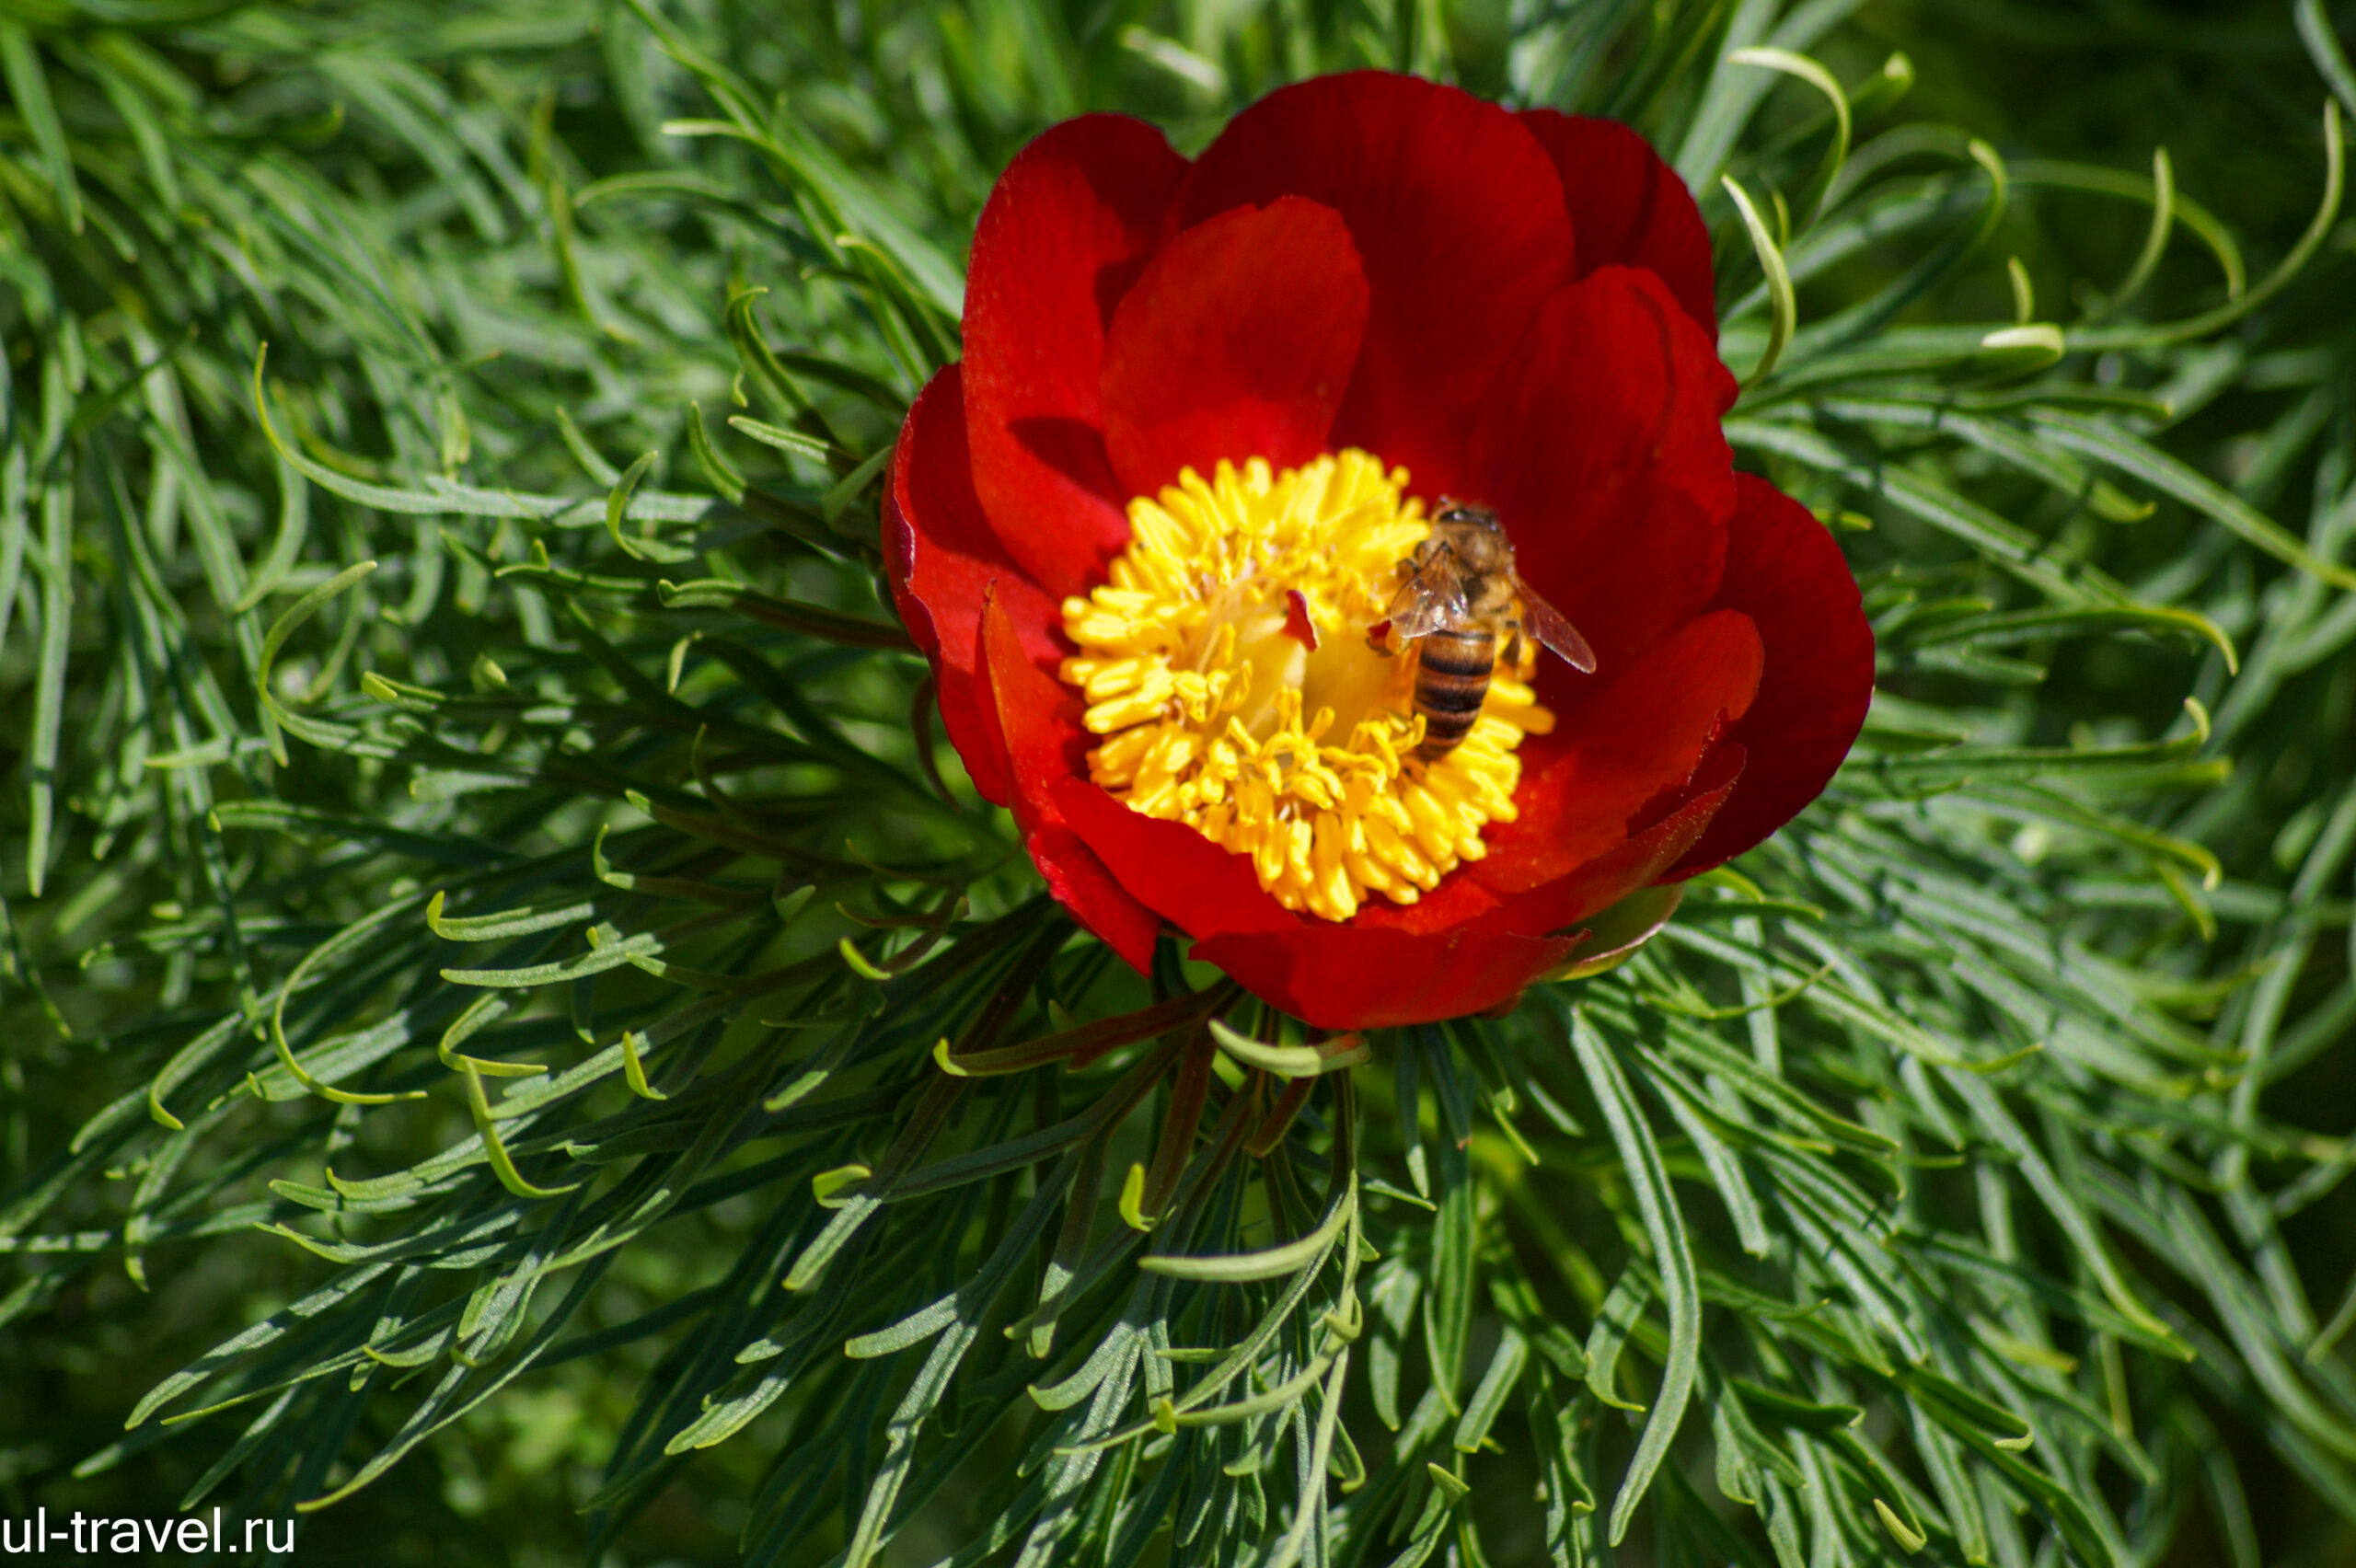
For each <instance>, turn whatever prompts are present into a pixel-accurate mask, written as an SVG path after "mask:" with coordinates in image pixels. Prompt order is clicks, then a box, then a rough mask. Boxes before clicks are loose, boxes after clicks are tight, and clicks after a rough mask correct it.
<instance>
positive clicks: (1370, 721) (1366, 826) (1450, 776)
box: [1061, 450, 1553, 920]
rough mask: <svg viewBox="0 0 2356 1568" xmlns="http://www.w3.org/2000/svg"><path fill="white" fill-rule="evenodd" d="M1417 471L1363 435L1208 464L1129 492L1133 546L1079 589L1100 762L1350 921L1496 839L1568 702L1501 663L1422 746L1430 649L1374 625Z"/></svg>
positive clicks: (1408, 517) (1092, 765)
mask: <svg viewBox="0 0 2356 1568" xmlns="http://www.w3.org/2000/svg"><path fill="white" fill-rule="evenodd" d="M1406 487H1407V471H1406V470H1405V469H1404V468H1392V469H1389V470H1385V469H1384V467H1382V465H1381V463H1380V460H1378V459H1377V458H1375V457H1373V456H1372V455H1369V454H1367V453H1364V452H1359V451H1356V450H1352V451H1345V452H1342V453H1338V454H1332V455H1325V456H1321V457H1319V458H1317V459H1316V460H1314V461H1313V462H1311V463H1308V464H1305V465H1303V466H1302V467H1299V468H1288V469H1285V470H1283V471H1282V472H1277V471H1276V470H1275V469H1273V468H1272V467H1270V466H1269V465H1268V464H1267V463H1266V462H1265V460H1263V459H1260V458H1256V457H1255V458H1253V459H1251V460H1250V461H1248V462H1246V463H1245V464H1244V465H1243V466H1242V468H1240V469H1239V468H1237V467H1234V466H1233V465H1231V464H1229V463H1225V462H1222V463H1220V464H1219V465H1218V471H1217V473H1216V474H1215V475H1214V476H1213V477H1212V478H1210V479H1208V480H1205V479H1204V478H1202V477H1201V476H1200V475H1198V474H1197V473H1195V470H1193V469H1192V468H1189V469H1186V470H1185V471H1184V472H1183V473H1182V474H1180V475H1179V478H1178V482H1177V483H1176V484H1174V485H1171V486H1168V487H1166V488H1165V489H1164V490H1162V491H1161V495H1160V496H1159V497H1154V498H1146V497H1139V498H1138V499H1137V500H1135V501H1132V502H1129V509H1128V510H1129V524H1130V530H1131V536H1130V541H1129V545H1128V548H1126V549H1125V550H1123V551H1122V553H1121V554H1120V555H1119V556H1118V557H1116V558H1114V561H1113V562H1112V565H1111V567H1110V568H1109V570H1108V571H1107V574H1106V580H1105V581H1104V582H1102V583H1100V584H1098V585H1097V586H1096V587H1095V588H1094V589H1093V590H1092V591H1091V592H1090V594H1088V595H1087V596H1086V597H1084V598H1072V599H1067V600H1066V601H1064V606H1063V614H1064V631H1065V633H1066V635H1067V636H1068V637H1069V638H1070V639H1071V640H1072V642H1073V643H1074V644H1075V645H1076V646H1077V647H1078V648H1079V649H1080V651H1079V652H1078V653H1076V654H1074V655H1073V656H1072V657H1070V658H1068V659H1066V660H1065V661H1064V662H1063V666H1062V671H1061V674H1062V677H1063V679H1064V681H1065V682H1066V683H1067V684H1068V685H1070V686H1076V687H1078V688H1079V689H1080V692H1081V694H1082V695H1083V697H1084V698H1086V700H1087V705H1088V706H1087V715H1086V720H1085V722H1086V724H1087V727H1088V729H1089V731H1090V732H1091V733H1092V734H1096V735H1100V736H1102V737H1103V741H1102V743H1101V744H1098V745H1097V746H1096V748H1095V749H1094V750H1093V751H1092V752H1091V753H1090V754H1089V759H1088V766H1089V776H1090V777H1091V778H1092V779H1094V780H1095V782H1096V783H1098V784H1099V785H1101V786H1103V788H1104V789H1105V790H1107V791H1109V792H1110V793H1111V794H1112V795H1113V796H1114V798H1115V799H1118V800H1121V801H1125V802H1126V804H1127V805H1128V806H1129V807H1130V808H1131V809H1132V810H1135V811H1139V812H1143V813H1146V814H1147V815H1149V816H1154V817H1160V818H1164V819H1166V820H1169V821H1172V822H1183V823H1184V824H1187V825H1188V826H1190V827H1192V828H1194V829H1195V831H1196V832H1198V833H1201V834H1202V835H1203V836H1205V837H1207V838H1208V839H1210V840H1211V842H1213V843H1215V844H1218V845H1219V846H1220V847H1223V848H1226V849H1228V850H1230V851H1231V852H1232V853H1235V854H1238V855H1246V856H1249V857H1250V858H1251V860H1252V865H1253V872H1254V873H1255V875H1256V876H1257V877H1258V879H1259V882H1260V885H1261V886H1262V887H1263V888H1265V889H1266V890H1267V892H1268V893H1269V894H1271V895H1272V896H1274V897H1275V898H1276V901H1277V902H1278V903H1280V904H1282V905H1284V906H1285V907H1286V908H1288V909H1297V910H1305V911H1307V912H1308V913H1310V914H1312V915H1316V916H1319V917H1322V918H1324V919H1328V920H1346V919H1348V918H1350V917H1352V916H1353V915H1355V914H1357V911H1358V909H1359V908H1360V907H1361V906H1362V905H1364V904H1365V902H1366V900H1367V898H1368V896H1369V894H1380V896H1382V897H1384V898H1387V899H1390V900H1392V902H1394V903H1398V904H1413V903H1415V901H1416V900H1417V899H1418V898H1420V897H1421V896H1422V895H1423V894H1426V893H1428V892H1430V891H1431V890H1432V889H1434V888H1436V887H1438V885H1439V882H1440V880H1441V879H1442V878H1444V877H1446V876H1447V875H1448V874H1449V872H1450V871H1452V870H1455V869H1456V868H1457V867H1458V866H1459V865H1461V864H1462V863H1463V862H1465V861H1468V860H1477V859H1481V857H1482V856H1483V855H1484V854H1486V853H1487V848H1486V847H1485V845H1484V843H1483V841H1482V830H1483V829H1484V828H1485V827H1486V826H1487V825H1488V824H1491V823H1493V822H1510V821H1512V820H1513V817H1514V799H1513V798H1514V790H1515V787H1516V786H1517V785H1518V784H1519V782H1520V778H1521V763H1520V760H1519V758H1518V757H1517V756H1516V755H1514V754H1515V748H1516V747H1518V746H1519V744H1521V738H1522V736H1524V735H1525V734H1531V733H1540V734H1542V733H1544V732H1546V731H1548V730H1550V729H1552V728H1553V714H1551V713H1550V712H1548V711H1547V710H1546V709H1544V708H1542V707H1540V706H1539V705H1538V701H1537V698H1536V696H1535V695H1534V694H1533V693H1532V691H1531V690H1530V685H1529V676H1530V661H1531V659H1532V658H1534V655H1533V654H1531V653H1530V652H1527V651H1525V653H1524V655H1523V659H1524V662H1523V663H1522V664H1521V665H1520V666H1519V668H1516V667H1513V666H1509V665H1507V664H1505V663H1500V664H1499V666H1498V668H1497V670H1496V674H1495V676H1494V677H1493V679H1492V680H1491V682H1490V686H1489V690H1488V695H1487V698H1486V699H1485V700H1484V703H1483V705H1482V709H1481V715H1480V717H1479V719H1477V720H1476V721H1474V723H1473V725H1472V731H1471V732H1469V733H1468V734H1467V735H1466V736H1465V737H1464V739H1463V741H1462V742H1461V744H1459V745H1457V746H1456V747H1455V749H1453V750H1452V751H1450V752H1449V753H1448V754H1447V755H1445V756H1443V757H1441V758H1439V759H1438V761H1436V762H1426V761H1423V760H1420V759H1418V758H1417V757H1416V756H1415V748H1416V747H1417V746H1418V745H1419V744H1422V742H1423V731H1424V721H1423V720H1422V719H1421V718H1419V717H1417V716H1416V715H1415V661H1414V660H1413V659H1411V658H1402V657H1392V656H1390V655H1388V654H1386V653H1385V652H1384V651H1382V649H1381V648H1380V644H1379V640H1369V636H1368V631H1369V628H1372V627H1375V626H1377V625H1378V624H1380V622H1381V621H1383V620H1384V619H1385V618H1386V617H1388V616H1389V614H1390V605H1391V600H1392V594H1394V593H1395V592H1396V590H1397V588H1398V583H1399V567H1400V562H1401V561H1403V559H1406V557H1407V556H1409V555H1410V554H1412V553H1413V551H1414V550H1415V547H1416V546H1417V545H1418V544H1421V543H1422V542H1423V540H1424V539H1425V537H1426V536H1427V535H1428V534H1429V533H1430V524H1429V522H1428V521H1427V520H1426V517H1425V516H1424V513H1423V507H1422V503H1421V502H1419V501H1417V500H1416V499H1415V498H1414V497H1412V496H1409V495H1408V494H1407V493H1406Z"/></svg>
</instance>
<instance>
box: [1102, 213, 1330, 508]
mask: <svg viewBox="0 0 2356 1568" xmlns="http://www.w3.org/2000/svg"><path fill="white" fill-rule="evenodd" d="M1366 314H1367V285H1366V274H1365V272H1364V271H1361V270H1360V269H1359V266H1358V253H1357V248H1356V247H1354V246H1353V245H1351V243H1350V231H1349V230H1348V229H1346V228H1345V227H1344V226H1343V225H1342V218H1341V214H1340V213H1336V212H1334V209H1332V208H1331V207H1321V206H1319V205H1318V204H1317V203H1316V202H1307V201H1303V200H1302V199H1301V198H1299V197H1298V196H1284V197H1279V198H1277V199H1276V201H1274V202H1270V203H1269V204H1268V205H1267V206H1265V207H1261V208H1252V207H1238V208H1235V209H1233V210H1231V211H1229V212H1225V213H1219V214H1218V216H1217V217H1214V218H1210V219H1207V220H1206V221H1205V222H1203V223H1200V224H1197V225H1195V226H1194V227H1193V228H1190V229H1188V230H1186V231H1185V232H1184V233H1183V234H1181V235H1180V236H1178V237H1177V238H1175V239H1173V240H1172V241H1171V242H1170V243H1169V244H1168V245H1166V246H1164V247H1163V248H1161V252H1160V254H1158V255H1156V256H1155V257H1154V259H1152V260H1151V261H1149V262H1148V263H1147V264H1146V269H1145V271H1144V272H1143V274H1141V275H1140V276H1139V277H1138V281H1137V283H1136V286H1134V287H1133V288H1131V289H1130V290H1129V292H1128V293H1127V294H1126V295H1125V296H1123V298H1122V300H1121V304H1120V307H1119V308H1118V309H1116V310H1115V311H1114V313H1113V325H1112V327H1111V329H1109V331H1108V332H1107V333H1106V336H1105V340H1104V376H1103V398H1104V444H1105V447H1106V449H1107V451H1109V452H1110V453H1111V455H1112V458H1113V471H1114V473H1115V474H1117V475H1119V476H1120V479H1121V484H1122V486H1123V488H1124V489H1125V490H1127V492H1128V493H1129V494H1131V495H1154V494H1158V493H1159V492H1160V491H1161V487H1162V486H1164V485H1167V484H1173V483H1175V482H1176V481H1177V478H1178V471H1179V470H1180V469H1181V468H1184V467H1193V468H1194V469H1195V472H1197V473H1199V474H1201V475H1202V476H1203V477H1204V478H1209V477H1210V476H1211V474H1212V472H1213V470H1214V467H1215V466H1216V465H1217V464H1218V460H1219V459H1220V458H1222V457H1224V458H1228V459H1230V460H1232V461H1233V462H1235V463H1236V464H1237V465H1239V466H1241V465H1242V462H1243V460H1244V459H1245V458H1247V457H1265V458H1266V459H1267V460H1268V461H1269V462H1270V463H1272V464H1274V465H1275V466H1276V467H1278V468H1289V467H1298V466H1299V465H1300V464H1302V463H1306V462H1307V461H1309V459H1311V457H1314V456H1315V455H1317V454H1319V453H1320V452H1322V451H1324V450H1325V432H1327V431H1328V430H1330V429H1331V428H1332V427H1333V423H1334V409H1337V408H1339V407H1341V403H1342V393H1343V391H1344V389H1345V388H1346V387H1347V386H1349V381H1350V367H1351V366H1352V365H1354V364H1356V363H1357V357H1358V342H1359V340H1360V339H1361V338H1363V337H1364V336H1365V334H1366Z"/></svg>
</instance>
